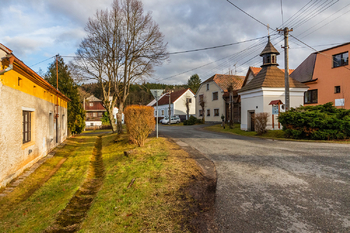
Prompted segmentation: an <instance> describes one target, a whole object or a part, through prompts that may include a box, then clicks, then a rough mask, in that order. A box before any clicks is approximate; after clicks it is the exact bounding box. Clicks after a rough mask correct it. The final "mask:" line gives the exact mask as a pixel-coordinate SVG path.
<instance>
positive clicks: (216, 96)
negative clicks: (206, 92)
mask: <svg viewBox="0 0 350 233" xmlns="http://www.w3.org/2000/svg"><path fill="white" fill-rule="evenodd" d="M218 99H219V93H218V92H213V100H218Z"/></svg>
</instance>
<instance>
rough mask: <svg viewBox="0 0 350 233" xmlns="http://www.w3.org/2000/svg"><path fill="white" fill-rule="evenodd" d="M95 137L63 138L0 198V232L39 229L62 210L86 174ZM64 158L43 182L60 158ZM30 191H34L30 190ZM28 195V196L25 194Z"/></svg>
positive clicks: (39, 230) (40, 230)
mask: <svg viewBox="0 0 350 233" xmlns="http://www.w3.org/2000/svg"><path fill="white" fill-rule="evenodd" d="M95 138H96V137H95V136H79V137H74V138H69V139H67V140H66V143H67V144H66V146H65V147H64V148H62V149H57V152H56V155H55V156H54V157H52V158H50V159H48V160H47V161H46V162H45V163H44V164H42V165H41V166H40V167H39V168H38V169H36V170H35V172H34V173H32V174H31V175H30V176H28V177H27V178H26V179H25V180H24V181H23V182H22V183H21V184H20V185H19V186H17V187H16V189H15V190H14V191H13V192H12V193H10V194H8V195H7V196H6V197H4V198H1V199H0V226H1V227H0V232H6V233H9V232H25V233H27V232H42V231H43V230H44V229H46V228H47V227H48V226H49V225H51V224H52V223H53V222H54V220H55V218H56V215H57V213H58V212H59V211H60V210H62V209H64V208H65V206H66V205H67V203H68V202H69V200H70V199H71V198H72V196H73V195H74V193H75V192H76V191H77V189H78V188H79V186H80V185H81V184H82V182H83V180H84V179H85V177H86V176H87V169H88V167H89V162H90V157H91V151H92V149H93V147H94V141H95ZM65 158H66V159H67V160H66V161H65V162H64V163H63V164H62V165H61V167H60V168H59V169H58V170H57V171H56V173H55V174H54V175H53V176H52V177H50V178H49V179H48V180H47V181H46V182H45V183H43V184H42V181H43V180H45V178H46V177H48V176H49V175H50V173H51V172H52V171H53V170H54V169H55V167H56V166H57V165H58V164H59V162H60V161H62V159H65ZM31 190H35V192H33V193H31ZM28 194H31V195H29V197H28Z"/></svg>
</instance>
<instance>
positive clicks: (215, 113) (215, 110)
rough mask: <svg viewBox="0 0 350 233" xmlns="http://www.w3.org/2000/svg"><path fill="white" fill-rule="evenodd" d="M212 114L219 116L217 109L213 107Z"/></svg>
mask: <svg viewBox="0 0 350 233" xmlns="http://www.w3.org/2000/svg"><path fill="white" fill-rule="evenodd" d="M214 116H219V109H218V108H217V109H214Z"/></svg>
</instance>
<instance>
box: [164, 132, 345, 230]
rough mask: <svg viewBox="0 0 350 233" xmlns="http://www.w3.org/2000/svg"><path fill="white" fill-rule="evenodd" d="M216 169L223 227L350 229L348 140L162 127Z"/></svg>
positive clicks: (218, 213) (219, 220)
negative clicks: (318, 140) (295, 138)
mask: <svg viewBox="0 0 350 233" xmlns="http://www.w3.org/2000/svg"><path fill="white" fill-rule="evenodd" d="M159 135H160V136H162V135H163V136H170V137H172V138H174V139H175V140H176V141H180V142H181V143H180V144H181V145H182V146H191V147H193V148H195V149H197V150H198V151H200V152H201V153H203V154H204V155H205V156H207V158H209V159H210V160H212V161H213V162H214V164H215V166H216V170H217V178H218V180H217V190H216V203H215V211H216V213H215V215H216V216H215V219H216V223H217V225H218V227H219V229H220V232H350V145H349V144H343V145H342V144H330V143H306V142H287V141H272V140H265V139H259V138H249V137H243V136H238V135H231V134H222V133H216V132H210V131H206V130H203V126H184V127H169V126H160V127H159Z"/></svg>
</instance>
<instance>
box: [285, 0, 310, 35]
mask: <svg viewBox="0 0 350 233" xmlns="http://www.w3.org/2000/svg"><path fill="white" fill-rule="evenodd" d="M312 1H313V0H310V1H309V2H308V3H306V5H304V6H303V7H302V8H300V9H299V10H298V11H297V12H296V13H294V14H293V15H292V16H291V17H290V18H289V19H287V21H285V22H284V24H287V23H288V22H289V21H290V20H292V19H293V18H294V17H297V15H298V13H299V12H300V11H302V10H303V9H304V8H305V7H306V6H307V5H309V4H310V3H311V2H312ZM280 27H283V24H281V25H280V26H279V27H278V28H280Z"/></svg>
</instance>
